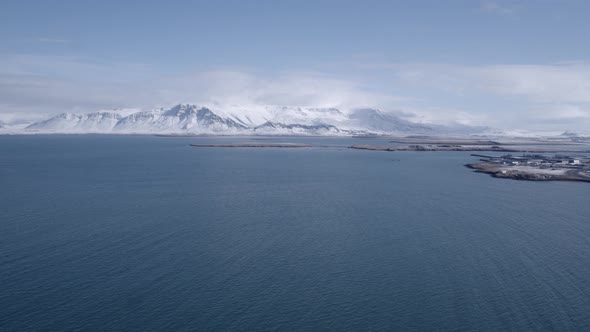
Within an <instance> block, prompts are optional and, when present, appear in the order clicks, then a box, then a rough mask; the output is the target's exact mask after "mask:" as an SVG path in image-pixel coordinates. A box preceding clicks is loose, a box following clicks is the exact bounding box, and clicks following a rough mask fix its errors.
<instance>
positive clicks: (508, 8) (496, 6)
mask: <svg viewBox="0 0 590 332" xmlns="http://www.w3.org/2000/svg"><path fill="white" fill-rule="evenodd" d="M481 10H483V11H485V12H488V13H496V14H503V15H510V14H514V13H515V12H516V9H515V7H514V6H513V5H510V4H508V3H506V2H503V3H501V2H498V1H483V2H482V3H481Z"/></svg>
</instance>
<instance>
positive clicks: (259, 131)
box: [23, 104, 494, 136]
mask: <svg viewBox="0 0 590 332" xmlns="http://www.w3.org/2000/svg"><path fill="white" fill-rule="evenodd" d="M23 131H24V132H26V133H80V134H81V133H100V134H154V133H158V134H194V135H200V134H211V135H321V136H325V135H329V136H347V135H369V134H400V135H409V134H412V135H457V134H460V135H470V134H486V133H492V132H494V131H493V130H491V129H490V128H488V127H473V126H465V125H452V126H443V125H435V124H423V123H416V122H411V121H408V120H405V119H402V118H400V117H399V116H397V115H395V113H390V112H384V111H382V110H379V109H374V108H363V109H353V110H348V111H342V110H340V109H337V108H321V107H293V106H257V107H240V106H232V107H228V108H223V109H222V108H215V109H213V108H210V107H205V106H198V105H190V104H179V105H176V106H174V107H172V108H169V109H163V108H162V109H157V110H151V111H134V110H132V111H125V110H113V111H98V112H91V113H84V114H76V113H62V114H59V115H56V116H54V117H52V118H49V119H47V120H44V121H39V122H35V123H33V124H31V125H29V126H27V127H25V128H24V129H23Z"/></svg>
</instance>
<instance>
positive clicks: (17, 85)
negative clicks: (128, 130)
mask: <svg viewBox="0 0 590 332" xmlns="http://www.w3.org/2000/svg"><path fill="white" fill-rule="evenodd" d="M396 100H401V98H400V97H397V96H392V95H389V94H387V95H386V94H381V93H375V92H371V91H370V90H369V89H366V88H365V87H364V86H362V85H360V84H358V83H356V82H354V81H351V80H346V79H343V78H339V77H336V76H334V75H328V74H325V73H319V72H302V71H292V72H278V73H263V72H259V71H256V70H252V69H243V68H237V69H224V70H210V71H185V72H180V73H169V72H166V71H164V70H161V69H157V68H153V67H150V66H147V65H144V64H138V63H102V62H99V61H94V60H92V59H87V58H80V57H68V56H32V55H12V56H0V116H3V117H4V118H6V117H7V114H11V117H14V114H19V113H20V114H22V115H23V117H34V116H37V117H45V116H47V115H50V114H55V113H60V112H65V111H74V112H84V111H94V110H98V109H112V108H117V107H124V108H132V107H138V108H146V109H150V108H154V107H168V106H171V105H174V104H177V103H181V102H192V103H199V104H216V105H230V104H239V105H261V104H265V105H268V104H275V105H297V106H320V107H323V106H326V107H340V108H352V107H377V106H379V105H385V104H391V103H393V102H395V101H396Z"/></svg>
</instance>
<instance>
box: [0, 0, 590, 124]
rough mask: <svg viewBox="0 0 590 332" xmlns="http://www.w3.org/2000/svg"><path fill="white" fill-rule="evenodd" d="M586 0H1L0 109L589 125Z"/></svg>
mask: <svg viewBox="0 0 590 332" xmlns="http://www.w3.org/2000/svg"><path fill="white" fill-rule="evenodd" d="M588 13H590V2H588V1H573V0H572V1H567V0H564V1H476V0H472V1H302V0H300V1H170V2H167V3H164V2H162V1H52V2H50V1H22V0H21V1H10V0H4V1H2V3H1V4H0V40H2V43H0V60H2V61H0V120H4V121H14V120H16V119H36V118H40V117H44V116H47V115H50V114H55V113H60V112H65V111H93V110H97V109H110V108H117V107H124V108H153V107H160V106H171V105H172V104H176V103H179V102H195V103H205V104H208V103H214V104H218V105H224V104H243V105H248V104H290V105H301V106H336V107H341V108H354V107H379V108H382V109H384V110H389V111H396V112H398V114H405V116H406V117H407V118H408V119H410V120H413V121H423V122H460V123H466V124H487V125H492V126H496V127H501V128H509V129H519V128H522V129H531V130H561V129H574V130H590V65H589V63H588V60H589V59H588V58H589V54H590V44H589V43H588V42H587V39H588V33H589V32H590V22H589V21H588V19H587V18H588Z"/></svg>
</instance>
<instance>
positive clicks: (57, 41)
mask: <svg viewBox="0 0 590 332" xmlns="http://www.w3.org/2000/svg"><path fill="white" fill-rule="evenodd" d="M37 41H38V42H41V43H52V44H69V43H71V42H72V41H71V40H69V39H63V38H48V37H40V38H37Z"/></svg>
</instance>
